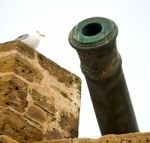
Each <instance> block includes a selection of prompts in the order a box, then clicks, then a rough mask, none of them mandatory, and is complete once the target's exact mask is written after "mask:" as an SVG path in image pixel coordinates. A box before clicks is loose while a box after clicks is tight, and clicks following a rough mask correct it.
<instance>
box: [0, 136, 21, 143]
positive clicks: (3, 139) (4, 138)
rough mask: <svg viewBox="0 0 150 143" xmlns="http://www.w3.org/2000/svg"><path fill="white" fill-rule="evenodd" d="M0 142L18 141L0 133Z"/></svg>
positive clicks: (12, 142)
mask: <svg viewBox="0 0 150 143" xmlns="http://www.w3.org/2000/svg"><path fill="white" fill-rule="evenodd" d="M0 143H19V142H17V141H16V140H13V139H11V138H10V137H8V136H6V135H0Z"/></svg>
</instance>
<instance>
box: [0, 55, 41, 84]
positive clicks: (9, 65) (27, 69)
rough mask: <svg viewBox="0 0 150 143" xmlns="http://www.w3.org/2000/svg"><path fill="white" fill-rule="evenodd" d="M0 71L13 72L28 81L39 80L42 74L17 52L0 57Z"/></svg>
mask: <svg viewBox="0 0 150 143" xmlns="http://www.w3.org/2000/svg"><path fill="white" fill-rule="evenodd" d="M0 67H1V68H0V72H3V73H5V72H14V73H15V74H17V75H19V76H21V77H23V78H25V79H27V80H28V81H29V82H33V81H34V82H38V83H39V82H40V81H41V80H42V77H43V76H42V74H41V72H40V71H39V69H38V68H36V67H35V66H32V65H31V64H30V63H29V62H28V61H27V60H26V59H23V58H22V57H21V56H19V55H18V54H11V55H8V56H6V57H2V58H0Z"/></svg>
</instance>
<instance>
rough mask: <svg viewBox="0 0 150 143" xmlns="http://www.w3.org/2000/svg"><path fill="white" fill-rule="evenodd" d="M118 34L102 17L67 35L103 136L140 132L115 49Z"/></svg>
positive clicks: (108, 21)
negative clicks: (75, 54) (79, 64)
mask: <svg viewBox="0 0 150 143" xmlns="http://www.w3.org/2000/svg"><path fill="white" fill-rule="evenodd" d="M117 34H118V28H117V26H116V24H115V23H114V22H113V21H111V20H109V19H106V18H101V17H94V18H89V19H86V20H83V21H81V22H80V23H79V24H77V25H76V26H75V27H74V28H73V29H72V31H71V32H70V34H69V42H70V44H71V45H72V47H73V48H75V49H76V51H77V53H78V55H79V58H80V61H81V70H82V72H83V74H84V75H85V78H86V81H87V85H88V88H89V92H90V95H91V99H92V103H93V106H94V110H95V113H96V117H97V121H98V124H99V127H100V130H101V134H102V135H106V134H123V133H129V132H138V131H139V129H138V125H137V121H136V118H135V113H134V110H133V107H132V103H131V99H130V96H129V92H128V88H127V85H126V81H125V78H124V74H123V71H122V67H121V64H122V60H121V57H120V54H119V53H118V51H117V48H116V37H117Z"/></svg>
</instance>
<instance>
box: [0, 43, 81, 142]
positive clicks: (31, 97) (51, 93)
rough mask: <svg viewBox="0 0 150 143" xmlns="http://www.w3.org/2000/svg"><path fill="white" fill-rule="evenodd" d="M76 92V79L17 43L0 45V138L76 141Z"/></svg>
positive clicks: (26, 140) (77, 83)
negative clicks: (70, 139) (67, 139)
mask: <svg viewBox="0 0 150 143" xmlns="http://www.w3.org/2000/svg"><path fill="white" fill-rule="evenodd" d="M80 90H81V80H80V78H79V77H77V76H76V75H74V74H72V73H70V72H69V71H67V70H65V69H63V68H61V67H60V66H59V65H57V64H56V63H54V62H53V61H51V60H50V59H47V58H46V57H44V56H43V55H42V54H40V53H38V52H37V51H35V50H34V49H32V48H30V47H28V46H26V45H25V44H23V43H21V42H19V41H11V42H7V43H3V44H0V135H3V136H2V137H1V138H2V139H4V138H5V137H6V136H9V137H10V138H12V139H14V140H16V141H18V142H21V143H25V142H32V141H42V140H48V139H60V138H73V137H78V123H79V110H80ZM5 135H6V136H5ZM6 138H7V137H6ZM1 142H2V141H1ZM8 142H12V141H8ZM14 142H15V141H14Z"/></svg>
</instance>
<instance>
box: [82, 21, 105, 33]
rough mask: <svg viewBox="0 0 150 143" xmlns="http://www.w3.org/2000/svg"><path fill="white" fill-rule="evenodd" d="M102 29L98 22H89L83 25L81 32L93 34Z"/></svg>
mask: <svg viewBox="0 0 150 143" xmlns="http://www.w3.org/2000/svg"><path fill="white" fill-rule="evenodd" d="M101 30H102V25H101V24H99V23H90V24H87V25H86V26H84V28H83V29H82V33H83V35H85V36H95V35H97V34H98V33H100V32H101Z"/></svg>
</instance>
